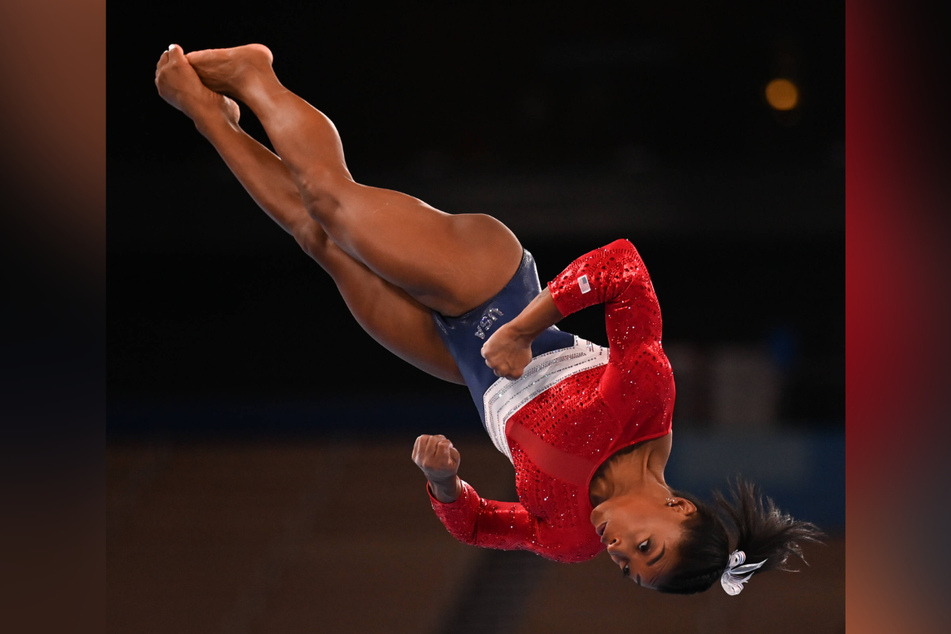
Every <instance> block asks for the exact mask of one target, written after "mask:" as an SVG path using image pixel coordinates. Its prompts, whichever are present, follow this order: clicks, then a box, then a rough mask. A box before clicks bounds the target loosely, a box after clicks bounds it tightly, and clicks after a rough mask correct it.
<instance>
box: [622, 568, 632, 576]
mask: <svg viewBox="0 0 951 634" xmlns="http://www.w3.org/2000/svg"><path fill="white" fill-rule="evenodd" d="M621 574H623V575H624V576H625V577H630V576H631V567H630V566H624V570H622V571H621Z"/></svg>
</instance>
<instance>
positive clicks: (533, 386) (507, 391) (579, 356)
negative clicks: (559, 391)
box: [482, 336, 610, 462]
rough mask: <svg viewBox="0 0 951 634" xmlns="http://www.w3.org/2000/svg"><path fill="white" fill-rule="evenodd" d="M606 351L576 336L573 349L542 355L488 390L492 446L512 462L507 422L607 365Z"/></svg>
mask: <svg viewBox="0 0 951 634" xmlns="http://www.w3.org/2000/svg"><path fill="white" fill-rule="evenodd" d="M609 352H610V351H609V350H608V348H604V347H602V346H599V345H597V344H594V343H591V342H590V341H586V340H584V339H581V338H580V337H577V336H575V342H574V345H572V346H570V347H568V348H561V349H559V350H552V351H551V352H546V353H544V354H541V355H539V356H537V357H535V358H534V359H532V360H531V362H530V363H529V364H528V365H527V366H525V371H524V372H523V373H522V376H521V377H519V378H518V379H516V380H514V381H512V380H509V379H504V378H501V379H499V380H497V381H496V382H495V383H493V384H492V385H491V386H489V389H488V390H486V391H485V395H483V397H482V402H483V405H484V406H485V428H486V431H488V432H489V438H491V439H492V444H494V445H495V448H496V449H498V450H499V451H500V452H502V454H503V455H504V456H505V457H506V458H508V459H509V462H512V452H511V450H510V449H509V443H508V440H507V439H506V437H505V424H506V423H507V422H508V420H509V418H511V416H512V415H513V414H515V413H516V412H517V411H518V410H520V409H521V408H522V407H523V406H524V405H525V404H526V403H528V402H529V401H531V400H532V399H534V398H535V397H536V396H538V395H539V394H541V393H542V392H544V391H545V390H547V389H548V388H550V387H552V386H554V385H555V384H557V383H559V382H561V381H563V380H565V379H566V378H568V377H569V376H572V375H573V374H577V373H579V372H584V371H585V370H590V369H592V368H596V367H599V366H602V365H605V364H606V363H607V362H608V354H609Z"/></svg>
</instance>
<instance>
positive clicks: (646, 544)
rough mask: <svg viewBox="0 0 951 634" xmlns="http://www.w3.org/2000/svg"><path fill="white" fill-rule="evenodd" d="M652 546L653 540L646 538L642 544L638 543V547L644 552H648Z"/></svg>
mask: <svg viewBox="0 0 951 634" xmlns="http://www.w3.org/2000/svg"><path fill="white" fill-rule="evenodd" d="M650 547H651V540H649V539H645V540H644V541H642V542H641V543H640V544H638V545H637V549H638V550H639V551H641V552H642V553H646V552H647V551H648V550H649V549H650Z"/></svg>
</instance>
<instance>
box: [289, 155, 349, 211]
mask: <svg viewBox="0 0 951 634" xmlns="http://www.w3.org/2000/svg"><path fill="white" fill-rule="evenodd" d="M350 182H351V183H352V181H350ZM346 187H347V179H346V178H344V177H342V176H341V175H339V174H336V173H334V172H333V171H331V170H326V169H322V168H315V169H311V170H308V171H307V172H305V173H304V174H302V175H301V176H300V177H299V178H298V189H299V190H300V194H301V198H302V200H303V201H304V206H305V207H306V208H307V212H308V213H309V214H310V216H311V217H312V218H313V219H314V220H317V221H318V222H324V221H326V220H328V219H329V218H330V217H331V216H332V215H333V214H334V213H335V212H336V211H337V209H339V207H340V199H341V197H342V196H343V194H344V191H345V189H346Z"/></svg>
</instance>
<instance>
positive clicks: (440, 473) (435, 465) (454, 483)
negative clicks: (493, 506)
mask: <svg viewBox="0 0 951 634" xmlns="http://www.w3.org/2000/svg"><path fill="white" fill-rule="evenodd" d="M413 462H415V463H416V466H417V467H419V468H420V470H421V471H422V472H423V474H425V476H426V479H427V480H429V488H430V490H431V491H432V492H433V496H434V497H435V498H436V499H437V500H439V501H440V502H446V503H448V502H455V501H456V499H458V498H459V495H460V493H461V490H462V483H461V482H460V481H459V477H458V476H457V475H456V474H457V473H458V472H459V462H460V456H459V450H458V449H456V448H455V447H453V446H452V442H450V440H449V439H448V438H446V437H445V436H442V435H436V436H430V435H428V434H423V435H422V436H420V437H419V438H417V439H416V444H415V445H413Z"/></svg>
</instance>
